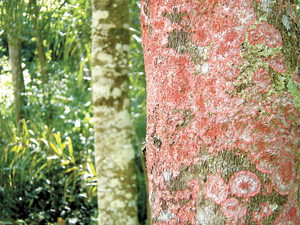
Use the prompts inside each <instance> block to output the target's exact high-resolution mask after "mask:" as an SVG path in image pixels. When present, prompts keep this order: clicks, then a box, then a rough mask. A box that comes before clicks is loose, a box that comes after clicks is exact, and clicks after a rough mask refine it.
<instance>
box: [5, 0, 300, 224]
mask: <svg viewBox="0 0 300 225" xmlns="http://www.w3.org/2000/svg"><path fill="white" fill-rule="evenodd" d="M7 2H9V4H7ZM297 5H298V16H300V10H299V6H300V1H298V2H297ZM4 6H5V7H4ZM0 8H2V11H1V12H0V13H1V17H0V18H1V20H0V103H1V104H0V221H2V222H5V224H13V223H14V224H53V223H56V222H58V221H60V220H61V221H62V220H64V221H66V222H67V224H97V182H96V172H95V164H94V163H95V162H94V147H93V143H94V134H93V104H92V91H91V89H92V81H91V62H90V58H91V32H92V29H91V26H92V4H91V0H27V1H26V0H1V1H0ZM129 8H130V16H131V19H130V31H131V43H130V55H129V58H130V62H129V67H130V74H129V76H130V82H131V84H130V95H131V115H132V120H133V125H134V130H133V134H134V140H133V141H134V144H135V150H136V170H137V174H138V176H137V178H138V179H137V180H138V208H139V222H140V224H145V223H146V218H147V215H146V214H147V213H146V211H147V208H146V205H147V204H146V199H147V196H146V192H145V190H146V188H145V178H144V176H143V168H142V160H144V159H143V157H142V156H141V155H140V151H139V149H140V147H141V143H142V142H143V141H144V137H145V129H146V113H145V108H146V88H145V73H144V65H143V52H142V46H141V31H140V16H139V12H140V9H139V1H137V0H130V1H129ZM298 23H299V25H300V22H298ZM11 35H14V37H16V40H17V42H18V43H20V54H19V55H20V56H21V62H20V64H21V71H22V77H23V79H24V84H25V87H24V90H25V92H24V93H25V94H23V95H22V96H21V99H22V101H21V102H22V110H21V111H22V117H24V119H22V120H20V121H17V120H18V119H17V118H16V112H15V102H14V95H13V88H14V85H13V82H12V80H13V79H12V67H11V64H10V55H9V41H8V40H9V37H11ZM41 49H44V51H41ZM45 77H46V78H47V79H45ZM0 223H1V222H0Z"/></svg>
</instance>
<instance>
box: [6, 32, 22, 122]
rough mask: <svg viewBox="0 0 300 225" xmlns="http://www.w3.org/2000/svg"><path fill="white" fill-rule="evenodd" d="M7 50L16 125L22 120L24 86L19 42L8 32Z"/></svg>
mask: <svg viewBox="0 0 300 225" xmlns="http://www.w3.org/2000/svg"><path fill="white" fill-rule="evenodd" d="M16 33H17V32H16ZM8 49H9V59H10V64H11V73H12V77H13V90H14V105H15V118H16V123H18V122H19V121H20V120H21V119H22V118H24V110H23V106H24V97H23V96H22V93H25V85H24V78H23V73H22V66H21V63H22V55H21V46H20V42H19V41H18V38H17V37H15V36H14V35H12V34H11V33H10V32H8Z"/></svg>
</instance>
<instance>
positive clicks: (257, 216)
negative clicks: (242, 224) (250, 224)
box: [252, 202, 272, 224]
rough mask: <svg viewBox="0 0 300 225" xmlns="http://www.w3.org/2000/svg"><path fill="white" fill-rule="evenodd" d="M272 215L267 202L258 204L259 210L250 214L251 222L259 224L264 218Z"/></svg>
mask: <svg viewBox="0 0 300 225" xmlns="http://www.w3.org/2000/svg"><path fill="white" fill-rule="evenodd" d="M271 214H272V209H271V208H270V205H269V203H268V202H264V203H261V204H260V208H259V209H258V210H255V211H253V212H252V217H253V218H252V220H253V221H254V222H257V224H259V222H260V221H262V220H263V219H264V216H265V217H269V216H270V215H271Z"/></svg>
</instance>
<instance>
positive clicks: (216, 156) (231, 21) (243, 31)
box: [141, 0, 300, 224]
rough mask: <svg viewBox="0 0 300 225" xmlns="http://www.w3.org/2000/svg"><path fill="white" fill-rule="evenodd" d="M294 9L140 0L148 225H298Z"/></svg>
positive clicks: (235, 1) (266, 3)
mask: <svg viewBox="0 0 300 225" xmlns="http://www.w3.org/2000/svg"><path fill="white" fill-rule="evenodd" d="M293 3H295V1H284V0H280V1H273V0H251V1H250V0H228V1H224V0H210V1H208V0H170V1H159V0H142V2H141V19H142V28H143V48H144V55H145V66H146V76H147V119H148V121H147V123H148V124H147V148H146V149H147V150H146V159H147V162H146V165H147V169H148V177H149V194H150V197H149V199H150V207H151V213H152V215H151V217H152V222H151V224H299V209H298V201H297V199H298V198H297V190H298V183H297V181H298V175H299V174H298V171H297V160H296V159H297V153H298V151H299V140H300V138H299V133H300V130H299V124H300V121H299V117H298V109H299V107H300V98H299V93H300V76H299V61H300V60H299V59H300V58H299V47H300V46H299V38H300V33H299V27H297V23H296V22H297V20H298V18H297V17H296V14H295V5H294V4H293Z"/></svg>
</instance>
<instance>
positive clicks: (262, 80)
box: [251, 68, 270, 93]
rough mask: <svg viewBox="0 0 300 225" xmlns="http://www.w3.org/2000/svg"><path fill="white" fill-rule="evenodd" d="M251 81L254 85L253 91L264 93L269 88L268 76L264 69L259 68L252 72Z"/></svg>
mask: <svg viewBox="0 0 300 225" xmlns="http://www.w3.org/2000/svg"><path fill="white" fill-rule="evenodd" d="M251 81H252V82H253V83H254V84H255V90H257V91H258V92H262V93H265V92H267V91H268V90H269V88H270V76H269V74H268V72H267V70H266V69H263V68H259V69H258V70H257V71H255V72H254V74H253V76H252V78H251Z"/></svg>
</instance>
